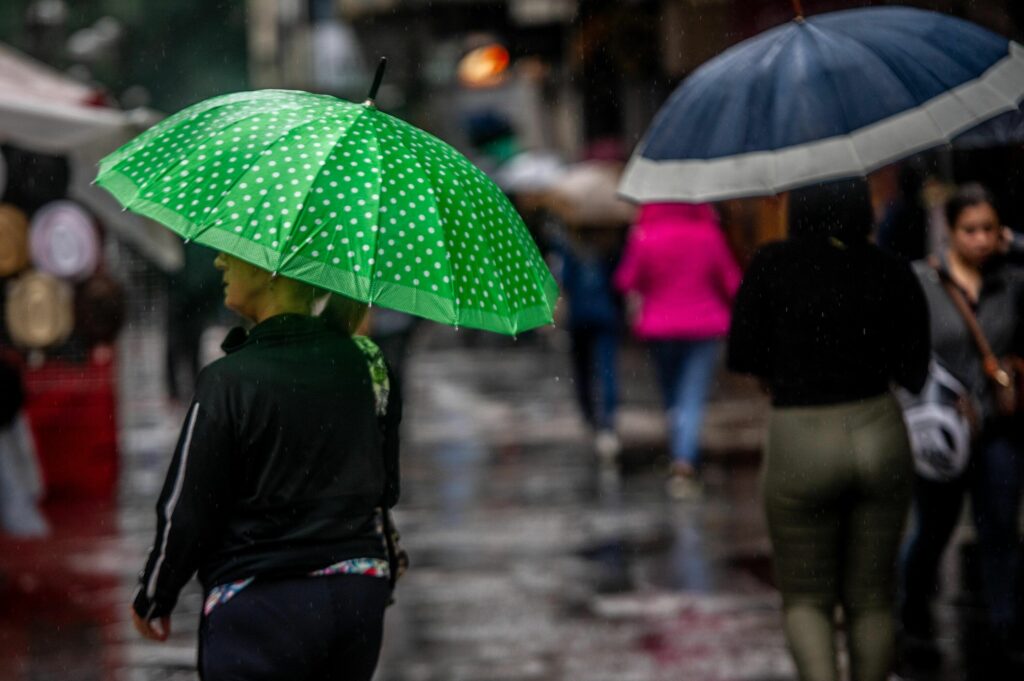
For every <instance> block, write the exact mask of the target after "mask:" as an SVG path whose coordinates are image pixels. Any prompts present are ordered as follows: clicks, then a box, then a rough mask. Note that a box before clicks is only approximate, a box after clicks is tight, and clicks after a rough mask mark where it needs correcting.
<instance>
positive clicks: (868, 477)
mask: <svg viewBox="0 0 1024 681" xmlns="http://www.w3.org/2000/svg"><path fill="white" fill-rule="evenodd" d="M871 226H872V211H871V201H870V198H869V195H868V188H867V184H866V182H864V181H863V180H859V179H858V180H848V181H839V182H830V183H827V184H821V185H817V186H814V187H811V188H807V189H800V190H795V191H792V192H791V193H790V196H789V229H790V232H789V233H790V238H789V239H788V240H786V241H782V242H778V243H773V244H769V245H767V246H765V247H763V248H762V249H761V250H760V251H759V252H758V253H757V255H756V256H755V257H754V260H753V261H752V262H751V264H750V267H749V269H748V270H747V273H746V275H745V276H744V280H743V285H742V286H741V287H740V291H739V293H738V295H737V298H736V306H735V308H734V311H733V322H732V330H731V332H730V335H729V349H728V365H729V367H730V368H731V369H733V370H735V371H741V372H745V373H750V374H754V375H756V376H759V377H761V378H762V379H763V380H764V381H765V383H766V384H767V386H768V388H769V390H770V392H771V397H772V412H771V417H770V421H769V429H768V439H767V445H766V451H765V463H764V474H763V475H764V477H763V494H764V503H765V509H766V512H767V519H768V529H769V534H770V537H771V542H772V548H773V560H774V568H775V575H776V580H777V583H778V585H779V589H780V590H781V591H782V599H783V615H784V622H785V631H786V638H787V641H788V643H789V647H790V650H791V652H792V653H793V657H794V659H795V661H796V666H797V671H798V673H799V676H800V679H801V680H802V681H834V680H835V679H838V678H839V677H838V674H839V672H838V666H837V656H836V648H835V634H836V626H835V609H836V606H837V605H840V606H841V607H842V609H843V614H844V621H845V632H846V637H847V641H848V645H847V648H848V650H849V659H850V670H851V674H850V678H851V679H852V681H884V679H886V678H887V677H888V674H889V671H890V668H891V665H892V661H893V654H894V638H895V637H894V622H893V619H894V618H893V610H892V606H893V602H894V591H895V589H894V587H895V582H896V557H897V552H898V548H899V543H900V537H901V534H902V528H903V523H904V518H905V516H906V513H907V508H908V506H909V504H910V489H911V477H912V472H911V469H912V463H911V454H910V446H909V443H908V439H907V432H906V428H905V426H904V424H903V419H902V415H901V411H900V407H899V404H898V403H897V402H896V399H895V398H894V397H893V396H892V395H891V394H890V392H889V383H890V381H895V382H897V383H899V384H901V385H903V386H905V387H906V388H908V389H909V390H911V391H913V392H916V391H918V390H920V389H921V387H922V385H923V384H924V381H925V377H926V375H927V370H928V361H929V344H928V310H927V307H926V305H925V301H924V296H923V295H922V293H921V287H920V286H919V285H918V283H917V280H916V279H915V278H914V275H913V273H912V271H911V269H910V266H909V265H908V264H903V263H901V262H900V261H898V260H897V259H895V258H893V257H892V256H889V255H886V254H885V253H883V252H882V251H881V250H879V249H878V248H877V247H876V246H874V245H872V244H870V243H869V242H868V235H869V233H870V230H871Z"/></svg>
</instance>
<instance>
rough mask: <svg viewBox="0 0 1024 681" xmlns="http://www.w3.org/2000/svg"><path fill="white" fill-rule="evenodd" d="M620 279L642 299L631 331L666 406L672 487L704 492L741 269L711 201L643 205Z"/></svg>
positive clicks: (678, 493)
mask: <svg viewBox="0 0 1024 681" xmlns="http://www.w3.org/2000/svg"><path fill="white" fill-rule="evenodd" d="M615 284H616V286H617V287H618V288H619V290H621V291H623V292H624V293H629V294H633V295H635V296H636V297H637V298H638V300H639V308H640V309H639V313H638V314H637V315H636V318H635V320H634V324H633V331H634V333H635V334H636V335H637V336H638V337H640V338H642V339H644V340H646V341H647V342H648V345H649V347H650V351H651V356H652V358H653V360H654V366H655V369H656V372H657V376H658V383H659V385H660V387H661V392H662V396H663V398H664V402H665V407H666V409H667V412H668V422H669V424H668V425H669V434H670V440H671V451H672V462H673V463H672V472H671V476H670V478H669V485H668V488H669V492H670V494H672V495H673V496H675V497H678V498H685V497H691V496H694V495H696V494H698V493H699V490H700V487H699V483H698V474H699V471H700V466H701V460H700V430H701V424H702V422H703V420H704V407H705V403H706V402H707V399H708V393H709V391H710V389H711V385H712V381H713V380H714V377H715V371H716V370H717V367H718V357H719V354H720V349H721V345H722V339H723V338H724V337H725V335H726V332H727V331H728V329H729V316H730V307H731V304H732V300H733V297H734V296H735V294H736V289H737V288H738V287H739V284H740V269H739V265H737V264H736V259H735V258H734V257H733V254H732V252H731V251H730V250H729V246H728V244H727V243H726V240H725V234H724V233H723V232H722V229H721V228H720V226H719V223H718V216H717V215H716V214H715V211H714V208H712V207H711V206H710V205H709V204H685V203H654V204H648V205H645V206H643V208H641V210H640V215H639V217H638V218H637V221H636V223H635V225H634V226H633V229H632V231H631V232H630V235H629V239H628V241H627V244H626V250H625V253H624V254H623V256H622V263H621V264H620V265H619V268H618V271H617V272H616V274H615Z"/></svg>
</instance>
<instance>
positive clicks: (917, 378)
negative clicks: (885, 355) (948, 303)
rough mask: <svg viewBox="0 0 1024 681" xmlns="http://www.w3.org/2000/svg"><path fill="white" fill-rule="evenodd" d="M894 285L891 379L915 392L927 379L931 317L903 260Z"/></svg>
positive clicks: (922, 295) (926, 302) (925, 301)
mask: <svg viewBox="0 0 1024 681" xmlns="http://www.w3.org/2000/svg"><path fill="white" fill-rule="evenodd" d="M898 268H899V269H898V271H897V277H898V279H897V282H896V283H897V285H896V286H893V289H892V290H893V293H894V295H893V296H892V301H893V306H892V309H891V311H890V313H891V314H892V317H891V319H890V327H889V328H890V329H892V330H893V332H892V333H891V334H890V338H891V339H892V340H893V346H892V347H891V348H890V351H889V356H890V357H892V358H893V359H894V360H895V361H894V363H893V366H892V367H891V376H892V378H893V380H894V381H896V382H897V383H899V384H900V385H901V386H903V387H904V388H906V389H907V390H909V391H910V392H912V393H918V392H920V391H921V388H923V387H924V384H925V381H926V380H927V379H928V364H929V362H930V361H931V321H930V318H929V314H928V301H927V299H926V298H925V296H924V291H922V290H921V282H920V281H918V279H917V276H916V275H915V274H914V272H913V270H911V268H910V267H909V266H908V265H906V264H905V263H899V265H898Z"/></svg>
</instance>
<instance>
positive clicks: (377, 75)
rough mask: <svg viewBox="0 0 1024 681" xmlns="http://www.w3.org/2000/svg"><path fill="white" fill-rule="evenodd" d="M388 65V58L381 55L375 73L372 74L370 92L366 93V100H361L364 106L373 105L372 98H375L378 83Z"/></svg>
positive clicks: (382, 78)
mask: <svg viewBox="0 0 1024 681" xmlns="http://www.w3.org/2000/svg"><path fill="white" fill-rule="evenodd" d="M387 67H388V58H387V57H381V58H380V63H378V64H377V73H375V74H374V76H373V85H371V86H370V94H368V95H366V101H365V102H363V104H365V105H366V106H373V105H374V103H375V102H374V100H376V99H377V90H379V89H380V83H381V81H382V80H384V71H385V70H386V69H387Z"/></svg>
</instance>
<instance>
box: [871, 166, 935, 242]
mask: <svg viewBox="0 0 1024 681" xmlns="http://www.w3.org/2000/svg"><path fill="white" fill-rule="evenodd" d="M927 179H928V168H927V166H926V165H925V163H924V160H923V159H921V158H914V159H910V160H907V161H905V162H904V163H903V164H902V165H901V166H900V169H899V195H898V196H897V197H896V199H895V200H894V201H893V202H892V204H891V205H890V206H889V207H888V208H887V209H886V211H885V214H884V215H883V216H882V219H881V221H880V222H879V224H878V234H877V237H876V242H877V243H878V246H879V248H881V249H882V250H883V251H885V252H886V253H891V254H892V255H895V256H897V257H899V258H903V259H904V260H919V259H921V258H923V257H924V256H925V255H926V254H927V253H928V211H927V209H926V208H925V206H924V201H923V197H922V192H923V191H924V186H925V181H926V180H927Z"/></svg>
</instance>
